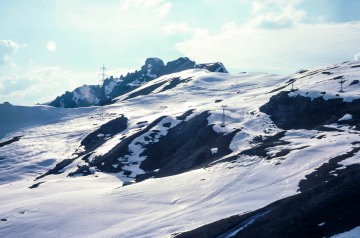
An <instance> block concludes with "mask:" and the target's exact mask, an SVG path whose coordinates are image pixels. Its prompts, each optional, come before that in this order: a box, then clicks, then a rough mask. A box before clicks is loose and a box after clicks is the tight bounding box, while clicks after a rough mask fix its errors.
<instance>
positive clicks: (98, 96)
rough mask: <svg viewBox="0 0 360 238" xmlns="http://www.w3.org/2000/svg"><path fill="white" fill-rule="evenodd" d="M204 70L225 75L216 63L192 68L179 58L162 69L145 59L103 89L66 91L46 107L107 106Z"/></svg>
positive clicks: (109, 80)
mask: <svg viewBox="0 0 360 238" xmlns="http://www.w3.org/2000/svg"><path fill="white" fill-rule="evenodd" d="M194 68H199V69H207V70H209V71H211V72H223V73H227V70H226V68H225V67H224V65H223V64H222V63H220V62H216V63H207V64H195V61H192V60H190V59H189V58H187V57H181V58H179V59H177V60H174V61H170V62H168V63H167V64H166V65H165V64H164V62H163V61H162V60H161V59H159V58H148V59H146V60H145V64H144V65H143V66H142V67H141V69H140V70H136V71H135V72H132V73H128V74H127V75H125V76H123V75H121V76H120V77H114V76H110V77H108V78H106V79H105V80H104V83H103V85H100V86H99V85H83V86H81V87H78V88H76V89H75V90H74V91H72V92H68V91H66V92H65V93H64V94H63V95H61V96H58V97H57V98H56V99H55V100H53V101H52V102H50V103H49V105H50V106H54V107H65V108H75V107H88V106H94V105H104V104H110V103H111V102H112V99H113V98H115V97H117V96H120V95H123V94H125V93H127V92H130V91H132V90H133V89H135V88H137V87H140V86H141V85H143V84H146V83H147V82H149V81H151V80H154V79H156V78H158V77H160V76H163V75H167V74H172V73H176V72H180V71H183V70H187V69H194Z"/></svg>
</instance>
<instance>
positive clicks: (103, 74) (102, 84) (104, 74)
mask: <svg viewBox="0 0 360 238" xmlns="http://www.w3.org/2000/svg"><path fill="white" fill-rule="evenodd" d="M106 71H107V68H105V65H103V66H102V67H101V68H100V74H99V75H100V76H101V79H100V90H101V91H100V101H99V104H101V103H102V102H104V99H105V87H104V81H105V77H106Z"/></svg>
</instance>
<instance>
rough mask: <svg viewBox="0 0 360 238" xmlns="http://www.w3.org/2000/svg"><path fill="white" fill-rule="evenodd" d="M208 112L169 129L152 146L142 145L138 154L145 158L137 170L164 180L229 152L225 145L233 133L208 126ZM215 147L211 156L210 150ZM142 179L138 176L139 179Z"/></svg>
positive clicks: (234, 132)
mask: <svg viewBox="0 0 360 238" xmlns="http://www.w3.org/2000/svg"><path fill="white" fill-rule="evenodd" d="M209 115H210V113H209V112H203V113H201V114H199V115H197V116H195V117H194V118H192V119H190V120H189V121H183V122H181V123H180V124H178V125H177V126H175V127H173V128H171V129H169V131H168V133H167V134H166V136H163V137H161V138H160V139H159V141H158V142H156V143H150V144H148V145H146V146H145V151H144V152H143V153H142V155H144V156H146V159H145V160H144V161H143V162H142V163H141V165H140V168H141V169H143V170H144V171H154V170H157V172H156V173H155V174H152V175H153V176H155V177H165V176H170V175H175V174H179V173H183V172H186V171H189V170H191V169H194V168H197V167H203V166H206V165H208V164H209V163H211V162H213V161H215V160H217V159H220V158H221V157H223V156H225V155H227V154H229V153H231V150H230V149H229V145H230V143H231V141H232V139H233V137H234V136H235V134H236V133H237V132H238V131H237V130H235V131H233V132H231V133H229V134H222V133H217V132H215V131H214V130H213V128H212V127H213V125H208V121H207V118H208V117H209ZM212 148H218V151H217V153H215V154H212V152H211V149H212ZM143 177H144V176H140V177H139V178H138V179H139V180H141V179H142V178H143Z"/></svg>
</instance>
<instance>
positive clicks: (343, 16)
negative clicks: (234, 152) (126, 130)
mask: <svg viewBox="0 0 360 238" xmlns="http://www.w3.org/2000/svg"><path fill="white" fill-rule="evenodd" d="M359 11H360V1H359V0H346V1H345V0H223V1H220V0H106V1H102V0H56V1H54V0H11V1H9V0H0V103H2V102H5V101H9V102H11V103H13V104H17V105H34V104H36V103H45V102H49V101H51V100H53V99H55V98H56V96H58V95H61V94H63V93H64V92H65V91H72V90H74V89H75V88H76V87H78V86H81V85H84V84H99V80H100V77H99V73H100V72H99V69H100V67H101V66H102V65H103V64H104V65H105V66H106V67H107V69H108V75H114V76H120V75H121V74H126V73H127V72H131V71H134V70H136V69H140V67H141V66H142V65H143V64H144V62H145V59H146V58H149V57H158V58H161V59H163V61H164V62H165V63H166V62H168V61H171V60H175V59H177V58H179V57H184V56H186V57H189V58H190V59H192V60H195V61H196V62H197V63H207V62H218V61H220V62H223V63H224V65H225V67H226V68H227V69H228V70H229V71H230V72H231V73H238V72H243V71H248V72H270V73H279V74H288V73H293V72H296V71H297V70H299V69H307V68H313V67H318V66H323V65H329V64H335V63H340V62H343V61H348V60H358V59H359V60H360V13H359Z"/></svg>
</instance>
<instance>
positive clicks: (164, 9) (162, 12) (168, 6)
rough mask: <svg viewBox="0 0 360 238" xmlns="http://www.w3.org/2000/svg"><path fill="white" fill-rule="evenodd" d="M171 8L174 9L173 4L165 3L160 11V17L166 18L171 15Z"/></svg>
mask: <svg viewBox="0 0 360 238" xmlns="http://www.w3.org/2000/svg"><path fill="white" fill-rule="evenodd" d="M171 8H172V4H171V2H166V3H164V4H163V5H162V6H161V7H160V9H159V14H160V16H162V17H166V16H167V15H168V14H169V11H170V9H171Z"/></svg>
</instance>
